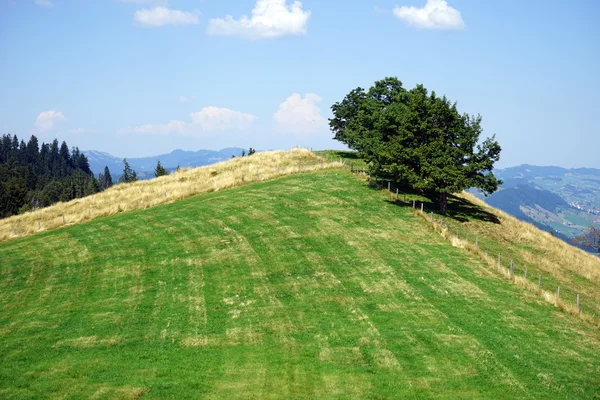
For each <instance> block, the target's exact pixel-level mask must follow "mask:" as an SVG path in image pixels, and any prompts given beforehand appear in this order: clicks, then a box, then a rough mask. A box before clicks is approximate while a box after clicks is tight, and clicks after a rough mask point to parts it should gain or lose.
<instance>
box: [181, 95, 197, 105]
mask: <svg viewBox="0 0 600 400" xmlns="http://www.w3.org/2000/svg"><path fill="white" fill-rule="evenodd" d="M194 100H196V98H195V97H187V96H179V102H180V103H181V104H185V103H191V102H193V101H194Z"/></svg>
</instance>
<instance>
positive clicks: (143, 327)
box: [0, 155, 600, 399]
mask: <svg viewBox="0 0 600 400" xmlns="http://www.w3.org/2000/svg"><path fill="white" fill-rule="evenodd" d="M285 157H287V156H284V158H285ZM290 157H295V156H294V155H292V156H290ZM280 161H281V160H280ZM296 161H297V160H295V159H293V161H289V165H291V166H293V165H295V163H296ZM313 161H314V160H313ZM236 162H239V161H236ZM244 162H246V161H244ZM316 165H319V164H316ZM229 166H231V165H229ZM221 167H223V168H228V165H227V164H224V165H222V166H221ZM213 171H214V170H213ZM272 171H274V170H273V169H272ZM232 186H233V185H232ZM65 207H66V206H65ZM113 214H114V215H109V216H107V217H104V218H97V219H95V220H91V221H89V222H86V223H81V224H76V225H73V226H68V227H65V228H64V229H57V230H50V231H47V232H42V233H39V234H36V235H33V236H26V237H22V238H16V239H12V240H10V241H6V242H4V243H0V310H1V311H0V398H32V399H33V398H43V397H64V398H139V397H143V398H177V399H184V398H308V397H310V398H340V399H341V398H344V399H346V398H439V399H444V398H448V399H449V398H507V399H514V398H540V399H551V398H556V399H565V398H582V399H590V398H594V397H599V396H600V330H598V329H597V327H595V326H594V325H593V324H590V323H589V322H586V321H583V320H581V319H580V318H579V317H578V316H575V315H572V314H569V313H565V312H563V311H561V310H560V309H559V308H557V307H555V306H553V305H552V304H550V303H548V302H546V301H544V298H542V297H541V296H540V295H538V294H537V293H535V292H532V291H529V290H524V289H523V288H521V287H519V286H517V285H514V284H512V283H511V282H510V281H507V280H506V279H505V278H504V276H503V275H501V274H497V273H496V271H495V270H494V269H493V268H490V265H488V263H487V262H486V260H484V259H482V257H481V256H480V255H479V254H477V253H473V252H468V251H465V250H464V249H463V248H461V247H460V246H456V243H455V245H452V243H451V242H449V241H448V240H446V239H445V238H444V237H443V236H441V235H438V234H437V233H435V231H434V230H433V229H432V228H431V225H430V223H429V221H427V220H426V219H424V218H422V217H420V216H419V215H418V213H416V212H414V210H412V209H411V208H409V207H404V206H402V205H401V204H398V203H395V202H393V201H390V197H389V194H387V193H385V192H381V191H378V190H374V189H373V188H371V187H370V186H368V185H367V184H366V182H365V179H364V178H363V177H361V176H356V175H352V174H350V173H349V172H348V171H347V170H345V169H341V168H337V169H323V170H320V169H319V168H314V170H313V171H310V172H306V173H301V174H294V175H289V176H283V177H279V178H277V179H273V180H269V181H265V182H254V183H250V184H247V185H244V186H241V187H235V188H230V189H228V190H219V191H212V192H210V193H204V194H201V195H198V196H195V197H190V198H187V199H183V200H180V201H177V202H174V203H172V204H165V205H161V206H157V207H153V208H150V209H146V210H142V209H140V210H135V209H132V210H131V211H130V212H127V213H118V212H117V213H113ZM457 215H458V213H457ZM469 215H470V219H468V218H466V219H464V220H459V219H456V220H455V222H456V223H461V224H463V225H461V226H463V227H464V226H466V225H465V224H468V225H467V226H469V229H484V227H486V226H487V225H485V224H486V223H488V222H487V221H485V220H484V219H483V218H481V216H480V215H479V216H478V215H477V213H469ZM488 236H489V245H492V244H493V243H497V244H499V245H502V246H505V247H506V246H508V245H509V244H508V243H510V242H506V243H504V242H498V241H495V240H497V238H496V239H494V238H495V236H493V235H491V234H489V235H488ZM534 246H535V245H530V247H532V248H533V247H534ZM515 251H516V250H515ZM563 275H568V276H570V277H572V278H573V279H575V278H574V277H575V276H576V275H577V273H576V272H572V271H569V272H568V274H567V273H566V272H565V273H564V274H563ZM585 279H587V278H582V280H585ZM594 279H596V277H595V275H593V276H591V278H590V279H588V280H589V281H591V282H592V283H593V282H595V281H594ZM586 285H587V283H586ZM596 291H597V286H596Z"/></svg>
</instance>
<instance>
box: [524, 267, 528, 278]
mask: <svg viewBox="0 0 600 400" xmlns="http://www.w3.org/2000/svg"><path fill="white" fill-rule="evenodd" d="M523 278H524V279H525V280H527V267H525V274H524V275H523Z"/></svg>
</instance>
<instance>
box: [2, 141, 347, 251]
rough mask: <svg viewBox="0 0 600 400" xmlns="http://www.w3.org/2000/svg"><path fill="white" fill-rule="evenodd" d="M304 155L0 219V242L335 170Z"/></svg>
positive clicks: (252, 160) (116, 190) (251, 160)
mask: <svg viewBox="0 0 600 400" xmlns="http://www.w3.org/2000/svg"><path fill="white" fill-rule="evenodd" d="M339 166H341V164H339V163H337V162H323V159H322V158H320V157H318V156H317V155H315V154H313V153H312V152H310V151H308V150H306V149H294V150H292V151H289V152H285V151H271V152H263V153H257V154H254V155H253V156H252V157H243V158H242V157H238V158H235V159H232V160H228V161H226V162H221V163H217V164H213V165H210V166H206V167H202V168H189V169H181V170H179V171H176V172H174V173H172V174H170V175H167V176H163V177H160V178H156V179H152V180H149V181H137V182H134V183H130V184H118V185H115V186H112V187H111V188H109V189H107V190H105V191H103V192H102V193H98V194H96V195H93V196H88V197H84V198H81V199H76V200H72V201H69V202H67V203H57V204H54V205H52V206H50V207H46V208H42V209H39V210H37V211H33V212H27V213H25V214H22V215H15V216H13V217H10V218H4V219H0V241H4V240H10V239H15V238H18V237H24V236H28V235H32V234H35V233H39V232H44V231H47V230H50V229H54V228H57V227H61V226H65V225H73V224H78V223H81V222H85V221H89V220H92V219H95V218H98V217H104V216H107V215H113V214H118V213H122V212H127V211H133V210H140V209H145V208H149V207H154V206H156V205H159V204H165V203H171V202H173V201H177V200H181V199H184V198H186V197H190V196H193V195H196V194H199V193H207V192H213V191H218V190H221V189H226V188H230V187H234V186H240V185H244V184H247V183H249V182H258V181H264V180H266V179H270V178H273V177H277V176H284V175H289V174H295V173H298V172H301V171H310V170H315V169H321V168H336V167H339Z"/></svg>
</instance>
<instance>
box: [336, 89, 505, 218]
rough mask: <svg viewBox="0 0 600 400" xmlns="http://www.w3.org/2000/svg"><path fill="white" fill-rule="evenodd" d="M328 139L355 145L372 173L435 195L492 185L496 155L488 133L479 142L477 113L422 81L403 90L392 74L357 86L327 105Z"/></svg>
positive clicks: (497, 148)
mask: <svg viewBox="0 0 600 400" xmlns="http://www.w3.org/2000/svg"><path fill="white" fill-rule="evenodd" d="M332 111H333V115H334V117H333V118H332V119H330V120H329V125H330V128H331V130H332V132H333V133H334V139H337V140H339V141H341V142H342V143H344V144H346V145H347V146H348V147H350V148H351V149H354V150H357V151H358V152H359V153H360V156H362V157H363V158H364V159H365V161H367V162H368V163H369V165H370V169H371V172H372V173H378V174H385V175H387V176H390V177H391V178H392V179H394V180H396V181H397V182H402V183H404V184H407V185H409V186H411V187H413V188H414V189H417V190H421V191H423V192H425V193H430V194H433V195H436V196H438V198H439V203H440V212H441V213H442V214H445V213H446V204H447V196H448V195H449V194H451V193H455V192H460V191H462V190H464V189H467V188H469V187H477V188H480V189H481V190H482V191H483V192H484V193H485V194H490V193H493V192H494V191H496V190H497V188H498V185H499V184H500V183H501V182H499V181H498V180H497V179H496V177H495V176H494V174H493V173H492V169H493V166H494V163H495V162H496V161H498V159H499V156H500V150H501V148H500V145H499V144H498V143H497V142H496V141H495V140H494V137H492V138H488V139H485V140H483V141H482V142H480V135H481V133H482V129H481V117H480V116H476V117H472V116H469V115H467V114H460V113H459V112H458V110H457V107H456V103H452V102H450V101H449V100H448V99H446V97H441V98H440V97H438V96H436V94H435V92H432V93H431V94H430V93H429V92H428V91H427V89H425V88H424V87H423V86H422V85H418V86H417V87H415V88H414V89H412V90H410V91H407V90H406V89H405V88H404V87H402V82H401V81H400V80H398V79H397V78H386V79H384V80H381V81H377V82H375V85H374V86H373V87H371V88H370V89H369V90H368V91H365V90H364V89H362V88H357V89H354V90H353V91H351V92H350V93H349V94H348V95H347V96H346V97H345V98H344V99H343V100H342V101H341V102H339V103H335V104H334V105H333V106H332Z"/></svg>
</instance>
